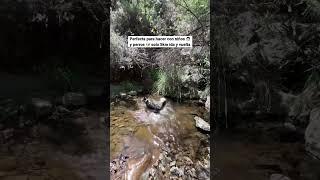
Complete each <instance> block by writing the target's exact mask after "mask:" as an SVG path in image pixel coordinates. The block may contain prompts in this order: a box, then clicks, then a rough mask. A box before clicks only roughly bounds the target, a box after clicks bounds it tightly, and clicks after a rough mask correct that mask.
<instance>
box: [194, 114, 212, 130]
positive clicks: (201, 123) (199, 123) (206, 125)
mask: <svg viewBox="0 0 320 180" xmlns="http://www.w3.org/2000/svg"><path fill="white" fill-rule="evenodd" d="M194 120H195V121H196V127H198V128H200V129H202V130H204V131H210V124H209V123H207V122H206V121H204V120H203V119H202V118H200V117H198V116H196V117H194Z"/></svg>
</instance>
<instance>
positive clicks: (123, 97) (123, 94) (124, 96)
mask: <svg viewBox="0 0 320 180" xmlns="http://www.w3.org/2000/svg"><path fill="white" fill-rule="evenodd" d="M119 95H120V98H121V99H125V98H126V97H127V94H126V93H123V92H121V93H120V94H119Z"/></svg>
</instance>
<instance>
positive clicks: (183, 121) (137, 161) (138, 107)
mask: <svg viewBox="0 0 320 180" xmlns="http://www.w3.org/2000/svg"><path fill="white" fill-rule="evenodd" d="M153 98H154V99H159V97H153ZM141 99H142V98H139V97H138V98H134V99H133V100H131V102H130V103H129V102H127V101H119V102H116V103H115V104H113V105H112V108H111V114H110V117H111V127H110V129H111V159H115V158H117V157H119V156H120V155H125V156H126V157H127V158H128V166H127V168H125V169H124V170H123V171H122V172H121V173H118V177H113V179H117V178H118V179H140V178H141V176H143V174H144V173H145V172H146V171H147V170H148V169H149V168H150V167H151V166H152V164H154V163H155V162H156V161H157V160H158V159H159V154H160V153H161V151H162V150H163V149H167V148H170V150H172V151H181V149H182V148H186V149H187V150H186V152H185V153H187V154H188V156H189V157H190V159H192V160H194V159H197V158H200V157H198V156H202V155H203V154H202V155H200V154H201V153H198V152H199V149H203V143H201V142H207V144H206V146H207V147H208V138H209V137H208V135H205V134H202V133H200V132H199V130H198V129H197V128H196V127H195V121H194V116H195V115H197V116H200V117H203V114H204V109H203V108H202V107H199V106H197V105H186V104H179V103H175V102H172V101H168V103H167V104H166V106H165V108H164V109H163V110H162V111H160V113H154V112H151V111H150V110H148V109H146V107H145V104H144V103H143V102H142V100H141Z"/></svg>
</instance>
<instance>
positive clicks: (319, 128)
mask: <svg viewBox="0 0 320 180" xmlns="http://www.w3.org/2000/svg"><path fill="white" fill-rule="evenodd" d="M305 142H306V150H307V151H308V152H310V153H311V154H312V155H314V156H316V157H317V158H320V107H318V108H315V109H313V110H312V111H311V113H310V122H309V125H308V127H307V129H306V132H305Z"/></svg>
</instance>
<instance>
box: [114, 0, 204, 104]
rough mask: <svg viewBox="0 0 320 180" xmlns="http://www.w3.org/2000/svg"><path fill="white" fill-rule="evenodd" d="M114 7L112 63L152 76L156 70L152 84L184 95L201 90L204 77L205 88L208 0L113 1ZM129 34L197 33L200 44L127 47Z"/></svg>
mask: <svg viewBox="0 0 320 180" xmlns="http://www.w3.org/2000/svg"><path fill="white" fill-rule="evenodd" d="M112 7H113V10H112V12H111V52H112V54H111V65H112V67H113V70H114V71H117V69H132V68H134V69H135V71H139V72H142V74H147V76H151V74H152V72H154V73H153V74H154V75H153V77H154V78H153V80H154V81H155V83H154V85H153V86H152V87H150V88H153V91H154V92H156V93H159V94H162V95H168V96H172V97H175V98H179V99H181V98H182V97H188V98H193V97H197V96H199V94H198V90H199V88H198V86H199V84H198V82H197V81H199V80H200V81H202V82H205V83H203V84H204V85H202V86H204V87H201V88H200V89H202V90H203V89H205V87H206V86H209V84H208V83H207V82H208V81H209V67H210V63H209V2H208V1H205V0H201V1H193V0H175V1H165V0H151V1H142V0H136V1H127V0H123V1H119V2H114V3H113V5H112ZM128 35H192V36H193V41H194V42H193V44H194V46H195V47H194V48H192V49H140V48H139V49H138V48H128V47H127V46H126V38H127V37H126V36H128ZM144 72H147V73H144ZM193 73H196V74H193ZM148 74H149V75H148ZM191 74H193V75H192V76H191ZM193 76H196V77H193ZM195 81H196V82H195Z"/></svg>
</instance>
